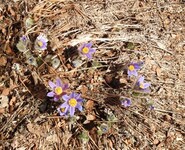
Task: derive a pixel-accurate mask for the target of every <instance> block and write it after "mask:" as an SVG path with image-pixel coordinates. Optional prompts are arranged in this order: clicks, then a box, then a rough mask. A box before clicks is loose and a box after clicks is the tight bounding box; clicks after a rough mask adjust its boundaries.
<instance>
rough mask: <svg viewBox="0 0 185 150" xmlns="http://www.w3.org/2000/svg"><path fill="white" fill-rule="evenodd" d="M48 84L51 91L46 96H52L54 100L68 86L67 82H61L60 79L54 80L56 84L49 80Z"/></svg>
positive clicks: (58, 97)
mask: <svg viewBox="0 0 185 150" xmlns="http://www.w3.org/2000/svg"><path fill="white" fill-rule="evenodd" d="M49 86H50V87H51V89H52V91H51V92H49V93H48V94H47V96H48V97H53V98H54V99H53V100H54V101H58V100H59V99H60V97H61V96H62V95H64V94H66V93H65V90H67V88H68V84H62V82H61V80H60V79H57V80H56V84H55V83H53V82H51V81H49Z"/></svg>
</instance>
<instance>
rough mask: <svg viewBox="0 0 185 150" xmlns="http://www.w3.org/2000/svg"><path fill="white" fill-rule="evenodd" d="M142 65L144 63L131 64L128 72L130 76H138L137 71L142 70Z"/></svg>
mask: <svg viewBox="0 0 185 150" xmlns="http://www.w3.org/2000/svg"><path fill="white" fill-rule="evenodd" d="M141 65H142V63H130V64H129V65H128V70H127V74H128V76H129V77H130V76H132V75H133V76H138V73H137V71H138V70H139V69H140V68H141Z"/></svg>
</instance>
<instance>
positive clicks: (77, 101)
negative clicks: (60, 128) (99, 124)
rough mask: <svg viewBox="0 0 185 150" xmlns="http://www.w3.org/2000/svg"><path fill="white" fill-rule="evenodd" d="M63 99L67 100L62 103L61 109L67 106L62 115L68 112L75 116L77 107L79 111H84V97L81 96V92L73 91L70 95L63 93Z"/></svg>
mask: <svg viewBox="0 0 185 150" xmlns="http://www.w3.org/2000/svg"><path fill="white" fill-rule="evenodd" d="M62 98H63V100H64V101H65V102H64V103H63V104H62V105H60V107H59V108H60V109H62V108H65V111H63V112H62V113H60V115H64V114H66V113H67V112H69V113H70V116H73V115H74V113H75V109H76V108H77V109H78V110H79V111H82V102H83V99H82V98H81V97H80V94H77V93H74V92H72V93H71V94H70V95H67V94H66V95H63V96H62Z"/></svg>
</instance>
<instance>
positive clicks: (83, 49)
mask: <svg viewBox="0 0 185 150" xmlns="http://www.w3.org/2000/svg"><path fill="white" fill-rule="evenodd" d="M91 47H92V43H84V44H83V45H81V46H80V47H79V52H80V53H81V54H82V55H84V56H86V57H87V58H88V59H92V55H93V53H95V51H96V50H95V49H93V48H91Z"/></svg>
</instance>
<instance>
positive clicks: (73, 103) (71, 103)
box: [69, 98, 77, 107]
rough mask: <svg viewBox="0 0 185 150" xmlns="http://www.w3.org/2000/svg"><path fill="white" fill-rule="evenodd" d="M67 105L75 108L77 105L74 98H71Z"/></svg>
mask: <svg viewBox="0 0 185 150" xmlns="http://www.w3.org/2000/svg"><path fill="white" fill-rule="evenodd" d="M69 105H70V106H71V107H75V106H76V105H77V100H76V99H75V98H71V99H70V100H69Z"/></svg>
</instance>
